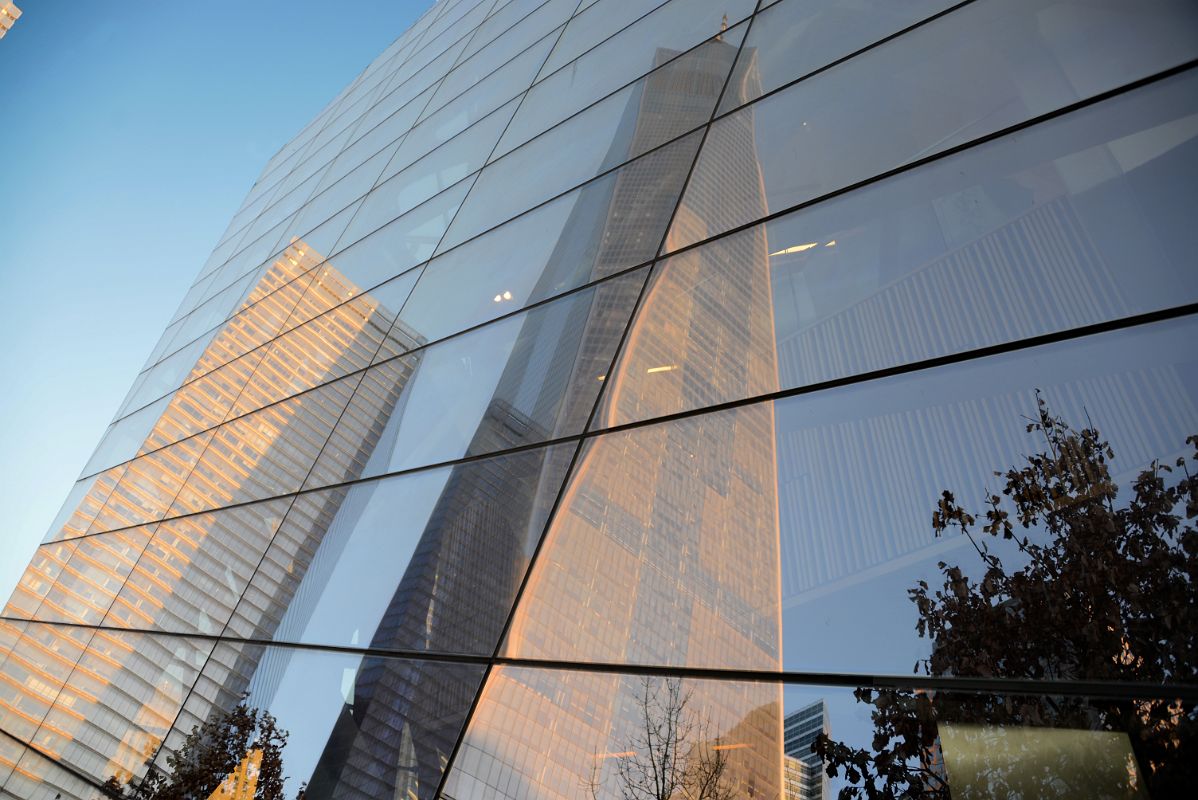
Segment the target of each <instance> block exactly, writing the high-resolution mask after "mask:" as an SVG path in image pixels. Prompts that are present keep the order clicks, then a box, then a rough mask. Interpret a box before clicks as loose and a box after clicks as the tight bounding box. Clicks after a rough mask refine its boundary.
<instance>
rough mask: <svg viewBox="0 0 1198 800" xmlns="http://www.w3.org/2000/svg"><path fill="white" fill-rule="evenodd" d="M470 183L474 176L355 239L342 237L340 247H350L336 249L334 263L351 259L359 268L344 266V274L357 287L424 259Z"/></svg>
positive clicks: (442, 233)
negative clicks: (361, 237)
mask: <svg viewBox="0 0 1198 800" xmlns="http://www.w3.org/2000/svg"><path fill="white" fill-rule="evenodd" d="M473 183H474V178H467V179H466V180H464V181H461V182H460V183H458V184H456V185H455V186H452V187H450V188H449V189H446V190H445V191H444V192H442V193H441V194H439V195H437V196H436V197H433V198H432V199H430V200H427V201H425V202H424V203H422V204H420V205H419V206H417V207H416V208H413V209H412V210H411V211H409V212H408V213H406V214H404V215H403V216H402V217H400V218H399V219H397V220H395V221H393V222H389V223H387V224H386V225H384V226H383V227H381V228H379V229H378V230H376V231H374V232H373V233H371V234H370V235H368V236H367V237H366V238H364V239H361V240H359V241H357V242H354V240H353V239H352V237H350V236H344V237H342V238H343V239H344V240H345V241H344V242H343V244H342V245H341V246H342V247H345V246H346V245H350V246H349V247H348V248H346V249H339V250H338V251H337V253H336V254H335V255H334V257H333V259H332V261H333V263H334V264H338V265H342V264H343V262H346V261H352V263H353V264H354V265H355V267H357V268H358V269H355V270H354V271H350V270H349V269H348V268H347V266H343V267H342V269H343V270H344V271H345V273H346V274H347V275H348V276H349V277H351V278H352V279H353V280H354V282H355V283H357V284H358V285H359V286H371V285H374V284H377V283H380V282H381V281H383V280H385V279H387V278H389V277H392V276H394V275H398V274H400V273H401V272H405V271H406V270H409V269H411V268H412V267H414V266H416V265H417V264H419V263H420V262H422V261H425V260H427V259H428V257H429V256H431V255H432V254H433V250H434V249H436V247H437V244H438V243H439V242H440V241H441V237H442V236H444V235H445V229H446V228H448V227H449V223H450V220H452V219H453V218H454V215H455V214H456V213H457V211H458V208H459V207H460V206H461V205H462V200H463V199H464V198H465V197H466V193H467V192H468V191H470V186H471V185H472V184H473ZM350 243H353V244H352V245H351V244H350ZM356 275H360V276H361V277H360V278H358V277H356Z"/></svg>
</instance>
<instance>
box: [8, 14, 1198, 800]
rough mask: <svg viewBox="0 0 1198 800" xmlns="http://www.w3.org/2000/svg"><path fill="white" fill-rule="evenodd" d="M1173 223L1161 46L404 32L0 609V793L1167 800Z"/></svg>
mask: <svg viewBox="0 0 1198 800" xmlns="http://www.w3.org/2000/svg"><path fill="white" fill-rule="evenodd" d="M1196 186H1198V6H1195V5H1194V4H1193V3H1192V2H1188V1H1186V0H1143V1H1142V2H1139V3H1126V2H1121V0H965V2H959V3H950V2H939V1H933V0H901V2H891V1H890V0H888V1H887V2H880V0H776V2H767V1H766V0H758V2H756V3H755V4H754V3H753V2H749V1H748V0H719V2H716V0H665V1H664V2H660V1H659V0H642V1H641V2H628V1H627V0H440V2H438V3H436V4H435V5H434V6H433V7H432V8H430V9H429V10H428V11H427V12H426V13H425V15H424V16H423V17H421V18H420V19H419V20H418V21H417V22H416V24H415V25H414V26H413V27H412V28H411V29H410V30H408V31H407V32H405V33H404V34H403V35H402V36H400V38H399V39H397V40H396V41H395V42H394V44H392V45H391V46H390V47H389V48H388V49H387V50H386V51H385V52H384V53H383V54H382V55H380V56H379V57H378V58H376V59H375V60H374V61H373V62H372V63H371V64H370V65H369V66H368V67H367V68H366V70H365V71H364V72H363V73H362V74H361V75H360V76H359V77H358V78H357V79H356V80H355V81H354V82H353V83H351V84H350V86H348V87H347V88H346V89H345V90H344V91H343V92H342V93H341V94H340V95H339V96H338V97H336V98H334V100H333V101H332V102H331V103H330V104H329V105H328V106H327V107H326V108H325V109H324V110H323V111H322V112H321V113H320V114H319V115H318V116H317V117H316V118H315V119H314V120H313V121H312V122H311V123H310V124H309V125H308V126H307V127H306V128H304V129H303V130H302V131H300V132H299V134H298V135H297V136H296V137H295V138H294V139H293V140H292V141H290V142H289V143H288V144H286V145H285V146H284V147H283V148H282V149H281V150H280V151H279V152H278V153H277V154H276V155H275V156H274V157H273V158H272V159H271V160H270V161H269V162H268V163H267V165H266V167H265V169H264V170H263V172H262V174H261V176H260V177H259V179H258V181H257V182H256V183H255V184H254V186H253V187H252V189H251V190H250V193H249V195H248V196H247V197H246V199H245V201H244V202H243V203H242V206H241V208H240V209H239V210H238V211H237V213H236V215H235V216H234V217H233V220H232V221H231V222H230V224H229V226H228V229H227V230H226V231H225V233H224V234H223V235H222V237H221V239H220V241H219V242H218V243H217V245H216V247H215V249H214V250H213V253H212V255H211V257H210V258H209V259H208V260H207V262H206V263H205V264H204V265H203V266H202V267H201V269H200V271H199V275H198V277H197V279H196V280H195V282H194V284H193V285H192V287H191V289H190V290H189V291H188V293H187V295H186V296H185V297H184V298H183V301H182V303H181V304H180V306H179V309H178V310H177V311H176V312H175V314H174V315H173V317H172V318H171V320H170V322H169V325H168V326H167V328H166V330H165V331H164V333H163V335H162V337H161V339H160V340H159V342H158V343H157V344H156V345H155V346H154V348H153V350H152V352H151V354H150V356H149V358H148V359H147V362H146V365H145V367H144V368H143V370H142V371H141V373H140V374H139V375H138V376H137V377H136V379H135V381H134V383H133V386H132V387H131V389H130V390H129V394H128V396H127V397H126V399H125V400H124V402H123V403H122V404H121V407H120V409H119V410H118V412H117V414H116V418H115V420H114V421H113V423H112V424H111V426H110V427H109V429H108V431H107V432H106V433H105V434H104V437H103V439H102V440H101V442H100V443H99V445H98V446H97V448H96V450H95V453H94V455H93V456H92V458H91V459H90V461H89V462H88V464H87V465H86V466H85V468H84V470H83V475H82V476H81V478H80V479H79V481H78V482H77V483H76V485H75V487H74V489H73V490H72V492H71V493H70V495H69V497H68V498H67V500H66V502H65V503H64V505H63V507H62V511H61V512H60V513H59V515H58V518H57V519H55V520H54V522H53V523H52V525H51V527H50V529H49V531H48V533H47V535H46V538H45V541H44V543H43V544H42V545H41V546H40V548H39V549H38V551H37V553H36V555H35V557H34V559H33V561H32V562H31V563H30V565H29V567H28V569H27V570H26V572H25V574H24V576H23V577H22V579H21V582H20V584H19V585H18V587H17V589H16V591H15V592H14V593H13V596H12V597H11V598H10V599H9V600H8V603H7V605H6V606H5V607H4V609H3V614H2V616H0V795H4V796H13V797H20V798H46V800H52V799H54V798H63V800H65V798H79V800H89V799H90V798H93V797H101V796H104V795H105V794H106V793H107V794H108V795H109V796H119V794H118V793H119V792H120V791H129V790H130V787H133V786H138V785H141V786H142V787H143V789H144V790H145V791H147V792H150V791H151V790H152V789H153V787H154V786H159V787H161V786H162V785H166V784H170V785H175V784H177V782H179V781H181V780H183V778H182V777H181V775H182V773H183V772H184V771H185V769H184V768H185V767H186V766H187V764H189V763H198V762H199V761H201V759H199V758H197V755H196V753H197V750H196V748H197V747H201V746H202V742H203V741H204V740H205V736H208V739H211V738H212V736H211V731H212V730H214V729H213V728H211V727H207V728H206V727H204V726H205V725H208V726H211V725H213V724H214V723H218V722H219V721H220V720H222V719H224V720H228V719H230V718H231V717H230V715H232V714H235V713H237V710H238V709H239V708H240V709H242V710H245V709H250V710H252V711H254V712H268V713H269V714H270V715H272V717H273V719H274V720H276V721H277V725H278V727H279V728H281V729H285V730H287V731H288V732H289V737H288V739H287V742H286V745H285V747H281V749H280V751H279V752H278V753H275V752H273V751H272V750H271V749H270V746H269V745H268V744H261V743H259V744H244V743H243V745H244V746H242V747H241V751H243V752H239V754H238V755H237V758H236V759H235V760H234V761H233V762H231V763H229V764H225V766H223V767H221V768H219V769H217V770H216V773H219V774H211V775H207V776H201V778H199V779H197V778H196V777H195V776H194V775H192V777H191V778H188V780H192V781H193V782H194V781H196V780H198V781H199V782H198V783H194V784H193V785H191V786H190V788H189V789H188V791H190V794H176V795H170V796H191V797H204V798H207V797H226V798H241V797H246V798H248V797H251V796H254V792H255V791H258V792H259V793H260V794H259V796H270V797H274V796H279V795H277V794H276V795H262V794H261V792H262V791H264V789H263V787H264V786H266V784H267V783H268V782H269V778H270V776H272V775H276V773H277V774H278V775H282V776H286V778H287V780H286V783H285V784H284V786H285V787H286V788H285V794H286V795H287V796H294V795H295V793H296V792H297V791H298V790H299V789H300V787H301V785H304V786H305V787H306V788H305V790H304V791H305V794H304V797H306V798H308V800H312V799H313V798H326V797H328V798H429V799H431V798H446V800H482V799H483V798H510V800H523V799H524V798H545V799H548V798H590V800H600V799H603V800H607V799H609V798H610V799H611V800H616V798H654V799H655V800H681V798H689V799H690V800H700V798H705V799H706V800H723V799H724V798H733V797H735V798H761V800H797V799H798V798H803V800H812V799H814V798H821V799H823V798H827V800H830V798H832V797H834V796H837V795H839V796H841V797H846V798H848V797H862V798H864V797H871V798H872V797H907V796H917V797H928V798H941V799H942V800H947V798H949V797H950V796H951V797H956V798H963V797H1041V796H1043V797H1111V798H1114V797H1119V798H1125V797H1160V798H1166V797H1175V796H1181V795H1182V794H1184V792H1186V791H1189V790H1192V786H1193V785H1194V782H1195V781H1198V772H1196V769H1198V768H1196V767H1195V764H1198V612H1195V608H1198V590H1196V589H1195V586H1198V531H1196V530H1195V526H1194V520H1195V517H1196V516H1198V501H1196V500H1195V499H1194V498H1196V497H1198V480H1196V479H1194V478H1191V477H1190V476H1191V475H1193V474H1198V472H1196V469H1198V466H1196V464H1195V459H1196V458H1198V454H1196V453H1195V447H1198V440H1196V439H1193V438H1191V437H1194V436H1195V435H1196V434H1198V347H1195V345H1194V343H1195V342H1196V341H1198V269H1196V268H1195V261H1194V253H1195V252H1198V226H1195V225H1194V220H1196V219H1198V191H1196V190H1195V188H1194V187H1196ZM1187 265H1189V266H1187ZM913 665H914V671H913ZM226 729H227V726H226ZM205 731H207V732H208V733H207V734H204V732H205ZM193 732H196V733H195V734H194V735H193ZM201 734H203V735H201ZM275 756H279V757H280V758H281V766H279V763H278V759H277V758H275ZM271 770H275V772H272V771H271ZM172 782H175V784H172ZM122 787H124V788H122ZM150 796H155V797H156V796H159V795H153V794H151V795H150ZM163 796H165V795H163Z"/></svg>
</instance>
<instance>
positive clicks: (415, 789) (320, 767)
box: [159, 643, 483, 800]
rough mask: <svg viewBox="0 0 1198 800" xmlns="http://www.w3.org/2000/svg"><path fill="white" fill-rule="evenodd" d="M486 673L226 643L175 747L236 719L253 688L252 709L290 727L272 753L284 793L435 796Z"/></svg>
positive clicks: (184, 718) (172, 742)
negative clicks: (206, 726)
mask: <svg viewBox="0 0 1198 800" xmlns="http://www.w3.org/2000/svg"><path fill="white" fill-rule="evenodd" d="M482 676H483V668H482V667H480V666H474V665H468V664H448V663H438V662H433V661H410V660H400V659H391V658H380V657H377V656H362V655H359V654H353V653H329V652H317V651H309V650H296V649H289V648H284V647H263V646H261V645H243V644H233V643H228V644H221V645H220V646H219V647H217V649H216V650H215V652H214V653H213V655H212V658H211V659H210V660H209V662H208V664H207V666H206V667H205V668H204V673H203V675H202V676H201V677H200V681H199V685H198V686H197V689H196V692H195V693H193V694H192V695H191V697H190V698H189V699H188V701H187V706H186V708H185V709H184V711H183V713H182V714H181V715H180V717H179V721H178V723H177V725H176V728H175V730H174V731H173V732H172V734H171V737H170V739H169V740H168V748H169V749H177V748H178V747H179V745H181V744H182V742H183V737H184V735H185V734H186V733H187V732H189V731H191V730H192V729H193V727H194V726H198V725H200V724H201V723H203V722H204V721H210V722H213V723H216V722H219V721H221V720H222V719H228V718H229V716H230V712H232V711H233V710H234V709H235V708H236V707H237V704H238V703H239V701H240V698H241V695H242V693H243V692H247V693H248V694H247V696H246V697H245V700H244V706H243V708H244V709H255V710H260V711H262V712H266V713H269V714H271V715H272V716H273V717H274V719H275V721H276V725H277V727H278V728H279V729H281V730H285V731H287V732H288V733H289V736H288V737H287V740H286V743H285V745H283V746H281V747H279V748H278V749H276V750H273V753H272V754H273V755H277V756H278V757H279V761H280V763H279V764H278V766H277V769H278V775H279V777H282V778H284V779H285V783H284V791H285V792H286V793H287V794H286V796H288V797H290V796H291V795H292V793H293V792H294V791H295V790H296V789H298V787H299V786H301V785H303V784H305V783H306V784H307V786H306V789H305V793H304V796H305V797H312V798H317V797H362V798H366V797H370V798H392V797H394V798H405V800H418V799H424V798H428V799H429V800H431V798H432V797H433V793H434V791H435V790H436V787H437V785H438V784H439V783H440V780H441V774H442V772H443V771H444V769H445V765H446V762H447V761H448V759H449V756H450V753H451V752H452V751H453V748H454V745H455V743H456V742H457V740H458V736H459V735H460V733H461V730H462V727H463V726H464V724H465V721H466V714H467V712H468V711H469V709H470V705H471V703H472V702H473V700H474V697H475V695H476V694H477V692H478V688H479V685H480V684H481V682H482ZM262 760H263V761H264V762H265V761H266V759H262ZM163 766H165V758H164V757H163V756H160V757H159V767H160V768H161V767H163ZM269 769H270V767H267V769H266V770H263V773H264V774H266V775H272V774H274V773H272V772H270V771H268V770H269ZM208 777H209V780H210V781H211V783H212V784H213V785H214V784H215V783H217V782H218V781H219V776H208ZM214 778H215V779H214ZM204 788H205V789H207V788H208V785H204ZM205 796H206V795H205Z"/></svg>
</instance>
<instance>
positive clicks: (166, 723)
mask: <svg viewBox="0 0 1198 800" xmlns="http://www.w3.org/2000/svg"><path fill="white" fill-rule="evenodd" d="M23 638H24V640H25V641H24V642H23V643H22V644H23V645H24V646H23V647H21V650H20V656H18V655H17V652H15V651H14V653H13V654H12V655H11V656H10V658H9V659H8V661H7V662H5V664H4V667H3V677H4V680H3V681H0V707H2V708H3V712H4V714H3V718H4V729H5V731H7V732H8V733H10V734H12V735H14V736H18V737H20V738H22V739H24V740H26V741H28V742H29V743H30V744H32V745H34V746H36V747H37V748H38V749H39V750H40V751H41V752H42V753H44V754H46V755H48V756H50V757H51V758H53V759H55V760H57V761H60V762H62V763H64V764H66V765H68V766H70V767H71V768H72V769H74V770H77V771H79V772H81V773H82V774H84V775H88V776H92V777H93V780H94V781H95V782H96V783H101V782H103V781H104V780H105V779H106V778H107V777H110V776H113V777H116V778H117V779H118V780H121V781H125V780H128V779H129V778H132V777H136V776H139V775H141V774H142V773H143V772H144V770H145V768H146V766H147V764H148V762H149V760H150V759H152V758H153V756H154V754H155V753H156V752H157V749H158V746H159V745H160V744H161V743H162V741H163V740H164V738H165V737H166V735H167V732H168V731H169V730H170V727H171V725H172V724H173V723H174V720H175V717H176V715H177V714H178V713H179V710H180V708H182V705H183V701H184V699H185V698H186V696H187V693H188V691H189V690H190V687H191V686H192V685H193V684H194V683H195V681H196V678H197V677H198V675H199V671H200V668H201V667H202V666H203V663H204V661H205V659H206V658H207V656H208V653H209V652H210V651H211V648H212V645H211V643H206V642H199V641H193V640H188V639H183V638H178V637H175V638H157V637H151V636H145V635H135V634H126V633H119V632H115V631H106V630H97V631H93V630H85V629H79V628H66V627H60V626H56V625H52V624H38V625H34V626H31V627H30V628H28V629H27V630H26V633H25V636H24V637H23Z"/></svg>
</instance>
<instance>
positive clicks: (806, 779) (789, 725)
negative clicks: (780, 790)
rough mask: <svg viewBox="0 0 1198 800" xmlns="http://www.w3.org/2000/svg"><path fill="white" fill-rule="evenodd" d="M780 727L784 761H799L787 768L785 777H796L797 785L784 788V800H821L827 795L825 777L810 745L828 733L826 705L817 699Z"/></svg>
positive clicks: (822, 768)
mask: <svg viewBox="0 0 1198 800" xmlns="http://www.w3.org/2000/svg"><path fill="white" fill-rule="evenodd" d="M782 724H783V736H784V737H785V739H784V742H783V745H784V747H785V749H786V757H787V761H788V762H789V761H790V760H792V759H793V760H794V761H796V762H798V763H797V764H795V765H794V766H793V767H790V766H788V768H787V773H788V775H792V774H794V775H796V777H797V786H795V787H794V788H793V789H792V788H790V787H789V786H788V788H787V795H786V797H787V800H824V798H826V797H827V796H828V776H827V775H825V774H824V765H823V762H822V761H821V760H820V757H819V756H818V755H816V754H815V752H814V751H813V750H812V747H811V746H812V744H813V743H814V742H815V739H816V737H817V736H819V735H820V734H821V733H822V734H830V733H831V729H830V727H829V725H828V708H827V705H826V704H825V702H824V701H823V700H817V701H815V702H814V703H811V704H810V705H806V706H803V707H802V708H800V709H798V710H797V711H793V712H791V713H790V714H787V715H786V719H785V720H783V723H782Z"/></svg>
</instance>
